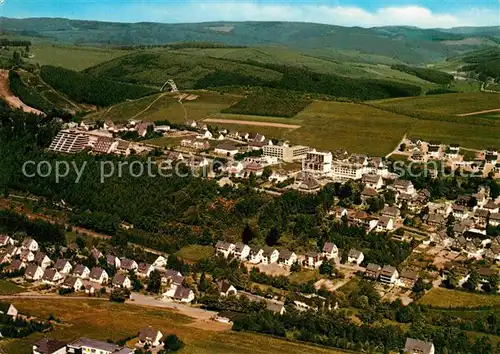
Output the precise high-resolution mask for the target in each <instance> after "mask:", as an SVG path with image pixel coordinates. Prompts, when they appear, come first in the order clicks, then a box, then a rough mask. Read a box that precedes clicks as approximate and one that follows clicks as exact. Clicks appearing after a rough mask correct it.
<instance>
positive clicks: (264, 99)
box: [222, 90, 311, 118]
mask: <svg viewBox="0 0 500 354" xmlns="http://www.w3.org/2000/svg"><path fill="white" fill-rule="evenodd" d="M302 96H303V95H300V94H297V93H296V92H294V91H285V90H258V91H257V92H253V93H251V94H250V95H249V96H248V97H246V98H244V99H242V100H241V101H239V102H237V103H235V104H234V105H232V106H231V107H229V108H226V109H225V110H223V111H222V112H223V113H234V114H249V115H258V116H270V117H285V118H290V117H293V116H295V115H296V114H297V113H299V112H300V111H302V110H303V109H304V108H306V107H307V106H308V105H309V103H311V100H308V99H305V98H303V97H302Z"/></svg>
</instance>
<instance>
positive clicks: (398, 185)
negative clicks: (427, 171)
mask: <svg viewBox="0 0 500 354" xmlns="http://www.w3.org/2000/svg"><path fill="white" fill-rule="evenodd" d="M392 187H393V188H394V189H395V190H396V191H398V192H399V193H404V194H414V193H415V187H414V186H413V183H411V181H407V180H404V179H397V180H395V181H394V184H393V185H392Z"/></svg>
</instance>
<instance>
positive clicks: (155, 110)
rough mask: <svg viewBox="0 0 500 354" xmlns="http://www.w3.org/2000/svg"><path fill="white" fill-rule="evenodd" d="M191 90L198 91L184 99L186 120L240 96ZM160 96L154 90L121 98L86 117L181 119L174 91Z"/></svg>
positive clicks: (201, 115) (183, 112)
mask: <svg viewBox="0 0 500 354" xmlns="http://www.w3.org/2000/svg"><path fill="white" fill-rule="evenodd" d="M190 93H192V94H193V95H197V96H198V98H197V99H195V100H192V101H183V104H184V107H185V108H186V112H187V118H188V119H189V120H200V119H202V118H205V117H208V116H210V115H213V114H215V113H218V112H220V111H221V110H223V109H225V108H227V107H229V106H231V105H232V104H233V103H235V102H237V101H238V100H239V99H240V98H241V97H240V96H235V95H228V94H226V95H220V94H218V93H215V92H206V91H193V92H190ZM159 97H160V94H156V95H152V96H148V97H144V98H141V99H138V100H134V101H128V102H123V103H120V104H117V105H115V106H112V107H111V108H108V109H103V110H100V111H98V112H94V113H92V114H90V115H89V116H88V118H94V119H99V120H108V119H111V120H113V121H115V122H119V121H126V120H127V119H130V118H132V117H136V118H137V119H141V120H143V121H147V122H152V121H157V120H165V119H166V120H168V121H170V122H172V123H182V122H184V119H185V118H184V117H185V111H184V108H183V107H182V105H181V104H180V103H179V102H178V98H177V97H176V96H174V95H173V94H168V95H164V96H161V97H160V98H159ZM158 98H159V99H158ZM148 107H149V108H148ZM146 108H147V110H146ZM141 112H142V113H141Z"/></svg>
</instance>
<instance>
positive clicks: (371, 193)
mask: <svg viewBox="0 0 500 354" xmlns="http://www.w3.org/2000/svg"><path fill="white" fill-rule="evenodd" d="M377 196H378V193H377V191H376V190H375V189H373V188H370V187H365V188H364V189H363V191H362V192H361V200H362V201H363V202H366V201H367V200H369V199H371V198H375V197H377Z"/></svg>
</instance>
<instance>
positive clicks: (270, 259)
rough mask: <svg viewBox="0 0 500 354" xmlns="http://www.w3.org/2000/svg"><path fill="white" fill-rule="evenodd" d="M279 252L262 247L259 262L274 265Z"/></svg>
mask: <svg viewBox="0 0 500 354" xmlns="http://www.w3.org/2000/svg"><path fill="white" fill-rule="evenodd" d="M279 255H280V253H279V251H278V250H277V249H275V248H272V247H268V246H264V247H263V252H262V259H261V262H262V263H263V264H272V263H276V262H277V261H278V258H279Z"/></svg>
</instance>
